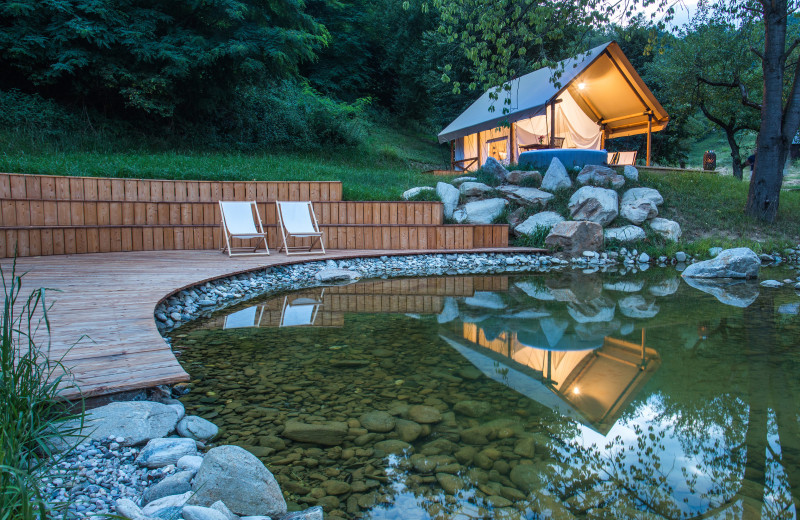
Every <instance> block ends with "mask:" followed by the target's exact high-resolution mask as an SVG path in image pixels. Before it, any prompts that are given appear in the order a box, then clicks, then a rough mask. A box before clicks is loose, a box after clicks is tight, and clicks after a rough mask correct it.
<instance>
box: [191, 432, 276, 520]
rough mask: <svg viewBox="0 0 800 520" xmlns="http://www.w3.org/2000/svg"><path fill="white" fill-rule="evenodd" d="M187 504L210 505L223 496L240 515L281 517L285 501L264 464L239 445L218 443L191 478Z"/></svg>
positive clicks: (229, 506)
mask: <svg viewBox="0 0 800 520" xmlns="http://www.w3.org/2000/svg"><path fill="white" fill-rule="evenodd" d="M192 491H193V492H194V495H193V496H192V497H191V498H190V499H189V500H188V504H189V505H199V506H205V507H209V506H211V505H212V504H213V503H214V502H216V501H218V500H222V501H223V502H224V503H225V505H226V506H228V509H230V510H231V511H232V512H233V513H235V514H237V515H240V516H254V515H263V516H269V517H273V518H276V517H277V518H280V517H281V516H283V515H284V514H286V501H285V500H284V499H283V494H281V488H280V487H279V486H278V482H277V481H276V480H275V477H274V476H273V475H272V473H270V471H269V470H268V469H267V468H266V466H264V464H263V463H262V462H261V461H260V460H258V459H257V458H256V457H255V455H253V454H251V453H250V452H248V451H247V450H245V449H244V448H240V447H239V446H219V447H217V448H212V449H211V450H209V452H208V453H206V456H205V459H203V464H202V466H200V469H199V470H198V471H197V475H196V476H195V477H194V480H193V481H192Z"/></svg>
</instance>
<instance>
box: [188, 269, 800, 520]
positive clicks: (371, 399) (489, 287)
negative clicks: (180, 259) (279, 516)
mask: <svg viewBox="0 0 800 520" xmlns="http://www.w3.org/2000/svg"><path fill="white" fill-rule="evenodd" d="M777 275H781V276H782V277H786V276H791V277H795V276H796V275H797V273H795V272H792V271H789V270H786V271H785V272H782V273H778V272H776V271H775V270H773V271H772V272H771V273H770V276H772V277H775V276H777ZM702 289H703V290H698V289H696V288H694V287H691V286H689V285H688V284H687V283H686V282H685V281H684V280H682V279H681V278H680V277H679V274H678V273H677V272H675V271H673V270H671V269H660V270H650V271H648V272H640V273H637V274H627V275H626V276H621V275H619V274H613V273H606V274H602V273H595V274H583V273H580V272H578V271H573V272H566V273H547V274H530V275H519V274H514V275H492V276H469V277H456V276H453V277H447V276H445V277H429V278H402V279H381V280H366V281H362V282H359V283H355V284H351V285H346V286H332V287H324V288H322V287H320V288H316V289H306V290H302V291H299V292H294V293H286V294H280V295H277V296H272V297H269V298H264V299H261V300H254V301H250V302H247V303H245V304H242V305H239V306H237V307H234V308H231V309H228V310H226V311H224V312H220V313H218V314H216V315H214V316H212V317H210V318H205V319H201V320H198V321H196V322H193V323H190V324H188V325H186V326H184V327H181V328H180V329H178V330H177V331H175V332H174V333H173V338H172V339H173V346H174V348H175V351H176V353H177V354H178V355H179V360H180V361H181V363H182V364H183V366H184V367H185V369H186V370H187V371H188V372H189V374H190V375H191V378H192V379H191V381H192V383H191V391H190V392H189V393H188V394H186V395H185V396H183V397H182V401H183V402H184V404H185V406H186V409H187V413H190V414H197V415H200V416H202V417H205V418H206V419H209V420H211V421H213V422H215V423H216V424H217V425H219V426H220V429H221V434H220V437H219V438H218V439H217V441H216V442H218V443H221V444H222V443H224V444H236V445H239V446H242V447H244V448H245V449H247V450H249V451H250V452H252V453H254V454H255V455H256V456H258V457H259V458H260V459H261V460H262V461H263V462H264V463H265V464H266V465H267V467H268V468H269V469H270V470H271V471H272V472H273V473H274V474H275V476H276V478H277V479H278V482H279V483H280V485H281V488H282V489H283V490H284V493H285V495H286V498H287V502H288V503H289V505H290V509H293V508H294V509H298V508H300V507H309V506H312V505H321V506H323V507H324V508H325V510H326V511H327V513H326V518H364V519H389V518H397V519H401V518H402V519H426V518H465V519H467V518H470V519H476V518H487V519H488V518H492V519H494V518H508V519H512V518H513V519H517V518H531V519H532V518H565V519H568V518H648V519H649V518H715V519H716V518H718V519H722V518H756V517H758V518H761V517H763V518H796V515H797V511H796V506H795V501H796V500H798V499H800V423H798V417H799V416H798V411H799V410H798V403H800V399H799V398H800V377H798V376H800V348H799V347H800V318H798V310H799V308H800V296H798V294H797V293H796V292H795V291H793V290H792V289H789V288H783V289H765V288H761V287H759V285H758V283H757V282H738V283H735V284H721V285H719V284H716V285H715V284H709V283H706V284H704V285H703V286H702Z"/></svg>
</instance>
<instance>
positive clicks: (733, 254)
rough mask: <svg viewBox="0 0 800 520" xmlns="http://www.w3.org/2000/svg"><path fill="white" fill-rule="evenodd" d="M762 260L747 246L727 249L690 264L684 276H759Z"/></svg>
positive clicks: (682, 274)
mask: <svg viewBox="0 0 800 520" xmlns="http://www.w3.org/2000/svg"><path fill="white" fill-rule="evenodd" d="M760 267H761V260H760V259H759V258H758V255H756V254H755V253H754V252H753V251H751V250H750V249H748V248H746V247H737V248H735V249H726V250H725V251H722V252H721V253H720V254H718V255H717V256H716V257H715V258H712V259H711V260H706V261H704V262H697V263H696V264H692V265H690V266H688V267H687V268H686V269H685V270H684V271H683V273H681V276H683V277H684V278H758V270H759V268H760Z"/></svg>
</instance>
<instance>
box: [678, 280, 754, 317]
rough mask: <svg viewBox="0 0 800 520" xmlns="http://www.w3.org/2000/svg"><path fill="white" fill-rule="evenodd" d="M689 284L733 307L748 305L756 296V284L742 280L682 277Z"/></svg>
mask: <svg viewBox="0 0 800 520" xmlns="http://www.w3.org/2000/svg"><path fill="white" fill-rule="evenodd" d="M683 281H685V282H686V283H687V284H688V285H689V286H691V287H693V288H695V289H697V290H699V291H703V292H704V293H708V294H710V295H712V296H713V297H714V298H716V299H717V300H719V301H720V303H724V304H725V305H731V306H733V307H740V308H742V309H743V308H745V307H749V306H750V305H751V304H752V303H753V302H754V301H756V298H758V294H759V293H758V285H757V284H755V283H751V282H746V281H744V280H741V279H739V280H733V279H719V278H715V279H708V278H684V279H683Z"/></svg>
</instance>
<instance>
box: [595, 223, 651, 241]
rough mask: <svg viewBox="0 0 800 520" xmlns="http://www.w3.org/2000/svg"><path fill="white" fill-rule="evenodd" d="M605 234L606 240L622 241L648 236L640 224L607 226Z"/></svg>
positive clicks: (641, 238)
mask: <svg viewBox="0 0 800 520" xmlns="http://www.w3.org/2000/svg"><path fill="white" fill-rule="evenodd" d="M603 236H604V238H605V239H606V240H618V241H620V242H636V241H637V240H644V239H645V238H647V235H646V234H645V232H644V229H642V228H640V227H639V226H622V227H617V228H606V229H605V230H603Z"/></svg>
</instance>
